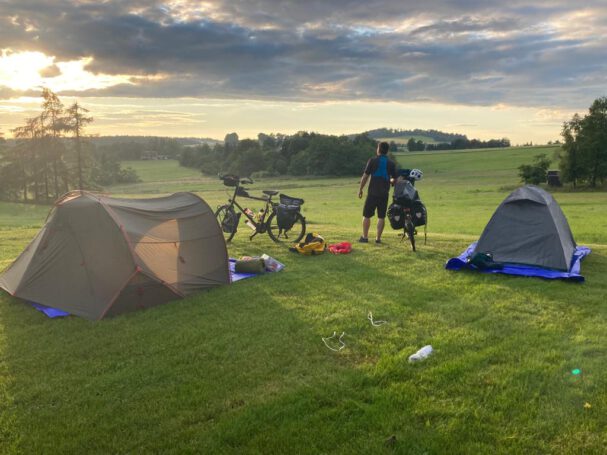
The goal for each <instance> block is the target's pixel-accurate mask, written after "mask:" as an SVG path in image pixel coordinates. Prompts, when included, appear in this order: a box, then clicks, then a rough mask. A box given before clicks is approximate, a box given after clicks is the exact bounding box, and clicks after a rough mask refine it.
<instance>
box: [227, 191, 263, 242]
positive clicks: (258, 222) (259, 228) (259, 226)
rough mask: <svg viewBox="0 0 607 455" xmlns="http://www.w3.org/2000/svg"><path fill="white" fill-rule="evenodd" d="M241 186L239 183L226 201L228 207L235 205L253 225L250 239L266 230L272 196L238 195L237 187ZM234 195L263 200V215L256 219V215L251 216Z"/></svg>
mask: <svg viewBox="0 0 607 455" xmlns="http://www.w3.org/2000/svg"><path fill="white" fill-rule="evenodd" d="M239 188H241V187H240V184H239V185H237V186H236V188H235V189H234V194H233V195H232V197H231V198H228V202H229V204H230V207H231V208H232V207H234V206H236V208H238V210H239V211H240V212H241V213H242V214H243V215H244V216H245V217H247V219H248V220H249V221H250V222H251V223H252V224H253V226H255V230H254V231H253V234H251V236H250V238H251V239H252V238H253V237H254V236H256V235H257V234H263V233H265V232H266V219H267V218H268V216H269V214H270V212H272V213H273V211H274V205H275V204H274V203H273V202H272V196H267V197H256V196H243V195H242V194H241V195H239V194H238V189H239ZM236 196H240V197H244V198H246V199H253V200H254V201H262V202H265V206H264V208H263V216H262V217H261V219H257V217H255V216H251V215H249V214H248V213H247V212H246V211H245V208H243V207H242V206H241V205H240V204H239V203H238V202H237V201H236Z"/></svg>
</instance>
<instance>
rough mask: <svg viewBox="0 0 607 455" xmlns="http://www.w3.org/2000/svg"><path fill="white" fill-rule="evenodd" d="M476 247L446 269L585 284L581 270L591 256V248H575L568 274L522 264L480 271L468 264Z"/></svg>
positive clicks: (449, 263)
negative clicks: (583, 263) (586, 258)
mask: <svg viewBox="0 0 607 455" xmlns="http://www.w3.org/2000/svg"><path fill="white" fill-rule="evenodd" d="M475 247H476V242H474V243H472V244H471V245H470V246H469V247H468V248H467V249H466V251H464V252H463V253H462V254H460V255H459V256H458V257H456V258H451V259H449V260H448V261H447V263H446V264H445V268H446V269H447V270H461V269H468V270H476V271H479V272H483V273H504V274H506V275H518V276H530V277H539V278H546V279H549V280H569V281H577V282H580V283H582V282H584V277H583V276H582V275H580V268H581V262H582V259H584V258H585V257H586V256H588V255H589V254H590V251H591V250H590V248H588V247H587V246H577V247H576V248H575V252H574V253H573V258H572V260H571V267H570V268H569V271H568V272H562V271H559V270H552V269H545V268H542V267H536V266H532V265H521V264H508V263H504V264H500V265H501V266H502V267H500V268H495V269H492V268H488V269H479V268H477V267H475V266H474V265H471V264H468V259H470V256H471V255H472V252H473V251H474V248H475Z"/></svg>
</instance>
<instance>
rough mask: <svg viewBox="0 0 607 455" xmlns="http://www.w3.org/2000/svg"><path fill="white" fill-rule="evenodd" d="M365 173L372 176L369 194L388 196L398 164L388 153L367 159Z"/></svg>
mask: <svg viewBox="0 0 607 455" xmlns="http://www.w3.org/2000/svg"><path fill="white" fill-rule="evenodd" d="M365 174H367V175H370V176H371V181H370V182H369V196H380V197H384V196H385V197H387V196H388V195H389V194H390V178H396V165H395V164H394V161H392V160H390V159H389V158H388V157H387V156H386V155H379V156H376V157H374V158H371V159H370V160H369V161H367V166H366V167H365Z"/></svg>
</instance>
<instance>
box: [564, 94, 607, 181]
mask: <svg viewBox="0 0 607 455" xmlns="http://www.w3.org/2000/svg"><path fill="white" fill-rule="evenodd" d="M561 135H562V137H563V139H564V141H563V146H562V152H561V154H560V163H559V168H560V171H561V180H563V181H564V182H570V183H571V184H572V185H573V187H574V188H575V187H576V186H577V185H578V184H580V183H582V184H587V185H589V186H590V187H596V186H597V184H599V183H600V184H601V185H602V184H603V183H604V182H605V178H607V97H601V98H597V99H596V100H594V102H593V103H592V105H591V106H590V108H589V109H588V114H586V115H585V116H583V117H581V116H580V115H578V114H575V115H574V116H573V118H572V119H571V120H570V121H568V122H565V124H564V125H563V130H562V133H561Z"/></svg>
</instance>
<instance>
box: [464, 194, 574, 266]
mask: <svg viewBox="0 0 607 455" xmlns="http://www.w3.org/2000/svg"><path fill="white" fill-rule="evenodd" d="M575 247H576V244H575V241H574V240H573V235H572V234H571V229H570V228H569V223H567V219H566V218H565V215H564V214H563V211H562V210H561V208H560V207H559V205H558V204H557V203H556V201H555V200H554V198H553V197H552V196H551V195H550V194H549V193H547V192H546V191H544V190H543V189H541V188H539V187H537V186H533V185H527V186H524V187H521V188H519V189H517V190H515V191H514V192H512V193H511V194H510V195H509V196H508V197H507V198H506V199H504V201H503V202H502V203H501V204H500V206H499V207H498V208H497V210H496V211H495V213H494V214H493V216H492V217H491V220H490V221H489V223H488V224H487V226H486V227H485V230H484V231H483V233H482V235H481V237H480V239H479V241H478V243H477V245H476V248H475V249H474V251H473V253H472V254H473V255H474V254H475V253H479V252H482V253H491V254H493V260H494V261H495V262H502V263H514V264H525V265H533V266H539V267H544V268H549V269H555V270H564V271H567V270H569V268H570V266H571V260H572V257H573V253H574V251H575Z"/></svg>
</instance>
